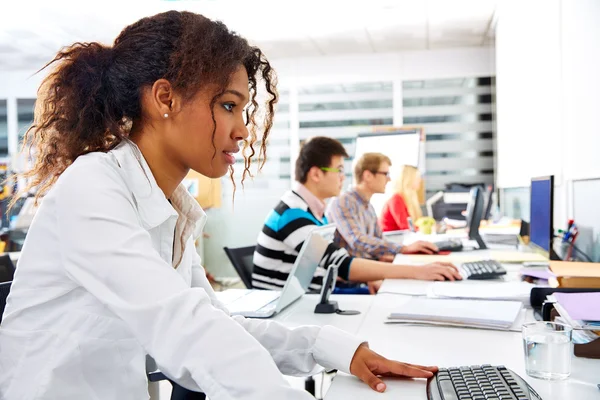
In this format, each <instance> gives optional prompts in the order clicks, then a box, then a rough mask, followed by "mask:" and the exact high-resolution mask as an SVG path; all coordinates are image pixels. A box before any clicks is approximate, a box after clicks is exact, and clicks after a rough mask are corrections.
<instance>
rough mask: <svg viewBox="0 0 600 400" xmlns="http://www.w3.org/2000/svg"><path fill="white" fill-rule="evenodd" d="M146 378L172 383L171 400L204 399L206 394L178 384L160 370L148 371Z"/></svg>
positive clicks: (152, 380) (151, 380)
mask: <svg viewBox="0 0 600 400" xmlns="http://www.w3.org/2000/svg"><path fill="white" fill-rule="evenodd" d="M148 380H149V381H150V382H158V381H164V380H168V381H169V382H171V385H173V391H172V392H171V400H206V395H205V394H204V393H200V392H192V391H191V390H188V389H186V388H184V387H182V386H179V385H178V384H176V383H175V382H173V381H172V380H170V379H169V378H167V377H166V376H165V374H163V373H162V372H159V371H156V372H150V373H149V374H148Z"/></svg>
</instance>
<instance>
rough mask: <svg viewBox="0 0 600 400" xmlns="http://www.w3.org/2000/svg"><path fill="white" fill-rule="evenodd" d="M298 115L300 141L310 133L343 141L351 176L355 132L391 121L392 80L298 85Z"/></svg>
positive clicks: (387, 124) (349, 175)
mask: <svg viewBox="0 0 600 400" xmlns="http://www.w3.org/2000/svg"><path fill="white" fill-rule="evenodd" d="M298 118H299V128H300V130H299V139H300V143H301V144H302V143H303V142H304V141H305V140H307V139H308V138H311V137H313V136H329V137H333V138H335V139H338V140H340V141H341V142H342V143H343V144H344V147H345V148H346V150H347V151H348V154H349V155H350V158H349V159H348V160H347V161H346V165H345V170H346V175H347V176H346V177H347V178H351V176H352V160H353V156H354V151H355V147H354V146H355V141H356V137H357V135H358V134H359V133H364V132H370V131H371V129H372V128H373V127H374V126H391V125H392V124H393V91H392V82H357V83H350V84H337V85H320V86H310V87H300V88H298ZM346 184H347V185H349V184H351V180H350V179H348V180H347V181H346Z"/></svg>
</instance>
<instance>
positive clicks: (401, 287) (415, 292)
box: [377, 279, 433, 296]
mask: <svg viewBox="0 0 600 400" xmlns="http://www.w3.org/2000/svg"><path fill="white" fill-rule="evenodd" d="M431 285H433V282H430V281H419V280H414V279H386V280H384V281H383V284H382V285H381V287H380V288H379V292H377V293H379V294H382V293H391V294H406V295H410V296H425V295H427V293H428V292H429V290H430V287H431Z"/></svg>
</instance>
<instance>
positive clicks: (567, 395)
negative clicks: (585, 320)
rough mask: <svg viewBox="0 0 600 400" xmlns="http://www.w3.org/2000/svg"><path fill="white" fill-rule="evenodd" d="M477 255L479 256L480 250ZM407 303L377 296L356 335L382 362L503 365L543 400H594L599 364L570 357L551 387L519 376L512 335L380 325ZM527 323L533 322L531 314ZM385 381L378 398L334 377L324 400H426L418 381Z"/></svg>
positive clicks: (517, 343)
mask: <svg viewBox="0 0 600 400" xmlns="http://www.w3.org/2000/svg"><path fill="white" fill-rule="evenodd" d="M480 252H481V253H482V254H481V255H482V256H483V257H485V256H484V254H485V251H480ZM506 267H507V269H508V270H509V271H508V274H507V276H506V278H505V280H512V279H517V276H518V274H517V273H516V271H517V270H518V269H519V267H518V266H517V265H510V264H509V265H506ZM384 285H385V283H384ZM382 288H384V287H382ZM407 299H409V296H404V295H398V294H385V293H382V294H378V295H377V296H375V297H374V300H373V302H372V304H371V307H370V310H369V312H368V315H367V316H366V317H365V318H364V321H363V323H362V325H361V327H360V329H359V330H358V332H357V334H358V335H359V336H360V337H361V338H365V339H366V340H368V341H369V344H370V347H371V348H372V349H373V350H375V351H377V352H378V353H380V354H382V355H384V356H385V357H387V358H391V359H396V360H399V361H404V362H410V363H415V364H422V365H438V366H441V367H450V366H461V365H479V364H492V365H505V366H506V367H508V368H510V369H512V370H513V371H515V372H516V373H517V374H519V375H520V376H521V377H523V378H524V379H525V380H526V381H527V382H528V383H529V384H530V385H531V386H532V387H533V388H534V389H535V390H536V391H537V392H538V393H539V394H540V395H541V396H542V398H543V399H544V400H566V399H569V400H571V399H572V400H587V399H590V400H592V399H595V400H598V399H600V391H599V390H598V387H597V386H596V385H597V384H598V383H600V360H592V359H586V358H578V357H575V356H573V359H572V363H573V364H572V374H571V376H570V377H569V379H567V380H565V381H554V382H549V381H543V380H539V379H534V378H531V377H529V376H528V375H527V374H526V373H525V361H524V356H523V343H522V339H521V334H520V333H518V332H504V331H493V330H480V329H463V328H449V327H425V326H409V325H401V324H385V323H384V321H385V320H386V319H387V316H388V315H389V314H390V312H391V311H392V310H394V309H395V308H397V307H398V305H399V304H401V303H402V302H404V301H407ZM527 319H528V320H529V321H533V314H532V311H531V310H528V318H527ZM385 382H386V384H387V391H386V393H384V394H380V393H377V392H375V391H373V390H372V389H370V388H369V387H368V386H366V385H365V384H364V383H362V382H360V381H359V380H358V379H357V378H354V377H352V376H348V375H345V374H341V373H340V374H338V376H337V377H336V378H335V379H334V380H333V383H332V386H331V387H330V389H329V391H328V392H327V395H326V397H325V399H326V400H342V399H365V400H368V399H377V400H384V399H400V398H402V399H422V400H424V399H427V395H426V391H425V387H426V382H425V381H424V380H406V379H385Z"/></svg>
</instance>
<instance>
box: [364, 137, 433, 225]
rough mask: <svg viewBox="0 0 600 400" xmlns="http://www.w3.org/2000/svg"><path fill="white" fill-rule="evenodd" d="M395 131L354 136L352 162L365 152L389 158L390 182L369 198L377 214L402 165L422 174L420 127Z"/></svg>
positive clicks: (391, 189) (391, 190) (389, 193)
mask: <svg viewBox="0 0 600 400" xmlns="http://www.w3.org/2000/svg"><path fill="white" fill-rule="evenodd" d="M400 129H402V128H398V130H397V131H391V132H376V133H364V134H359V135H358V137H357V138H356V151H355V153H354V162H356V160H358V159H359V158H360V157H361V156H362V155H363V154H365V153H373V152H375V153H382V154H385V155H386V156H388V157H389V158H390V160H391V161H392V166H391V167H390V178H391V179H392V182H390V183H389V184H388V185H387V187H386V192H385V193H384V194H375V195H373V197H372V198H371V204H373V207H374V208H375V212H376V213H377V215H378V216H379V215H380V213H381V209H382V208H383V205H384V204H385V202H386V201H387V199H389V198H390V197H391V196H392V194H393V192H394V191H393V189H394V185H393V182H394V180H395V179H396V178H397V177H398V175H399V174H400V171H401V169H402V166H403V165H412V166H415V167H417V168H419V170H420V171H421V174H423V175H424V172H425V171H424V170H423V165H424V163H421V162H420V160H422V159H423V157H422V152H424V151H425V146H422V145H421V131H420V129H403V130H400ZM355 182H356V180H355Z"/></svg>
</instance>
